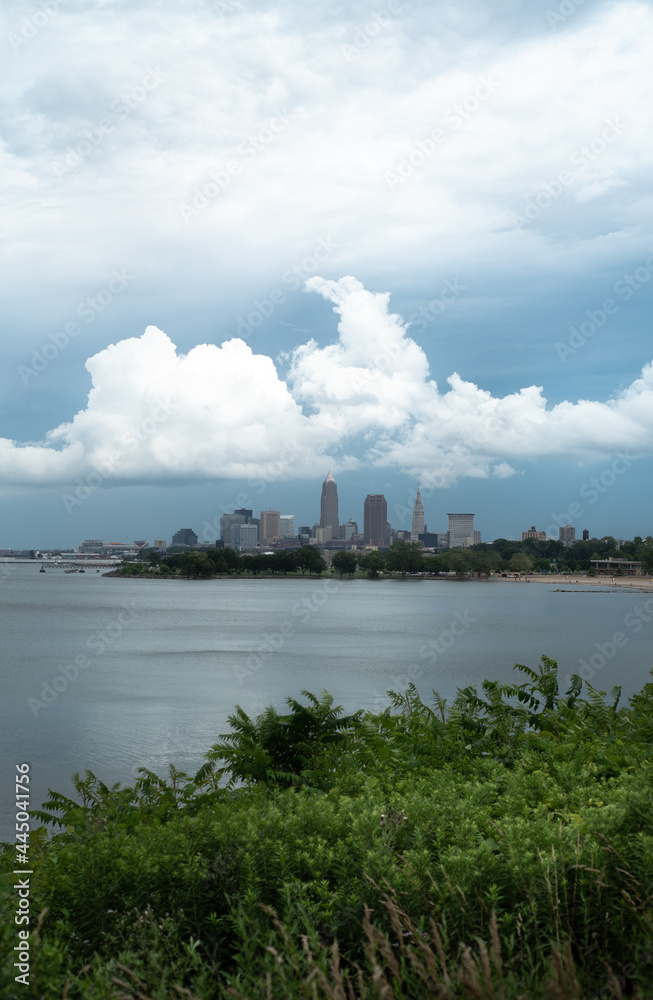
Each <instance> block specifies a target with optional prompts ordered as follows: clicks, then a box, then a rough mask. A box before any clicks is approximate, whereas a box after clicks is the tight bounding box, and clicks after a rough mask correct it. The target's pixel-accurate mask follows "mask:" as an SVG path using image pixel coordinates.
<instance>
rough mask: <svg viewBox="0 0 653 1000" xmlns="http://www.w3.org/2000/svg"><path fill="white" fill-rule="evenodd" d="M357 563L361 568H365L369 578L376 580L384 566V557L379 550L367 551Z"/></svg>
mask: <svg viewBox="0 0 653 1000" xmlns="http://www.w3.org/2000/svg"><path fill="white" fill-rule="evenodd" d="M358 565H359V566H360V568H361V569H366V570H367V575H368V577H369V579H370V580H376V579H377V577H378V575H379V573H380V572H381V571H382V570H383V568H384V566H385V559H384V558H383V554H382V553H381V552H368V553H367V555H364V556H362V557H361V558H359V560H358Z"/></svg>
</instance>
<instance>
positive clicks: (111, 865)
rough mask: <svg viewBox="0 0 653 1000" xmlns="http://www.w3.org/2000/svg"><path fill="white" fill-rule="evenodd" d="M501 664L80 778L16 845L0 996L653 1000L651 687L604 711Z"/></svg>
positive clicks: (549, 667) (8, 861)
mask: <svg viewBox="0 0 653 1000" xmlns="http://www.w3.org/2000/svg"><path fill="white" fill-rule="evenodd" d="M519 669H520V671H521V672H522V675H523V676H525V678H526V680H524V681H522V682H520V683H515V684H510V685H499V684H496V683H495V682H490V681H487V682H485V684H483V686H482V688H481V691H480V692H478V691H476V690H475V689H474V688H466V689H464V690H462V691H460V692H459V694H458V697H457V698H456V700H455V702H454V703H453V705H452V706H451V708H447V706H446V704H445V703H444V702H443V701H442V700H441V699H439V698H438V696H437V695H434V698H433V701H432V704H430V705H428V704H426V703H425V702H424V701H422V699H421V698H420V696H419V694H418V692H417V691H416V689H415V688H414V687H410V688H409V689H408V690H407V691H406V692H405V693H403V694H398V693H395V694H393V695H392V699H391V707H390V708H388V709H387V710H386V711H384V712H381V713H378V714H372V713H363V712H357V713H355V714H353V715H350V716H347V717H345V716H343V713H342V710H341V709H340V708H338V707H337V706H334V704H333V701H332V699H331V698H330V696H328V695H327V694H324V695H323V696H322V697H321V698H317V697H315V696H313V695H310V694H308V693H307V692H305V695H306V701H307V703H306V704H302V703H300V702H298V701H295V700H293V699H289V700H288V708H289V711H288V712H287V713H286V714H284V715H282V714H280V713H278V712H277V711H275V710H274V709H272V708H268V709H267V710H266V711H265V712H264V713H263V714H262V715H261V716H259V717H258V718H257V719H250V718H249V717H248V716H247V715H246V713H244V712H243V711H242V710H241V709H238V710H237V712H236V713H235V714H234V715H233V716H232V717H231V718H230V723H231V732H230V733H228V734H225V735H224V736H223V737H222V738H221V740H220V742H218V743H216V745H215V746H214V747H213V748H212V749H211V750H210V751H209V753H208V754H207V761H206V764H205V765H204V767H203V768H201V769H200V771H199V772H198V774H197V775H195V776H194V777H192V778H191V777H189V776H188V775H186V774H184V773H183V772H179V771H176V770H175V769H174V768H173V769H171V772H170V776H169V779H168V780H164V779H162V778H159V777H157V776H156V775H155V774H153V773H152V772H150V771H146V770H144V769H143V770H141V772H140V777H139V779H138V781H137V782H136V783H135V785H134V786H133V787H132V788H120V787H118V786H114V787H113V788H108V787H107V786H106V785H104V784H103V783H102V782H101V781H100V780H99V779H98V778H97V777H96V776H95V775H93V774H91V773H90V772H86V775H85V776H84V777H83V778H81V777H80V776H78V775H77V776H75V785H76V790H77V793H78V795H79V798H80V800H81V801H80V802H79V803H78V802H74V801H72V800H70V799H66V798H65V797H63V796H60V795H56V794H52V795H51V797H50V800H49V802H48V803H46V805H45V806H44V809H43V810H42V811H41V812H40V814H39V818H40V819H41V820H43V821H44V822H48V823H50V824H52V825H53V826H55V828H56V829H57V830H58V831H59V832H57V833H56V835H55V836H53V837H52V839H51V840H50V841H49V842H47V843H46V842H45V841H44V839H43V837H42V836H41V837H36V838H35V837H34V834H33V835H32V848H33V850H32V861H33V865H34V876H33V878H32V893H33V895H32V901H31V902H32V909H33V912H37V913H38V912H41V913H42V920H41V926H40V927H39V928H38V930H36V931H35V932H34V933H33V935H32V941H31V950H32V955H33V963H32V981H31V985H30V987H29V988H27V989H26V988H25V987H24V986H22V985H20V984H15V983H14V982H13V976H12V975H11V973H10V972H9V971H6V972H4V973H0V993H1V994H2V995H3V996H7V997H9V998H11V1000H13V998H14V997H15V998H17V997H26V996H27V997H34V998H37V997H38V998H41V997H45V998H47V1000H49V998H50V997H59V996H63V995H66V996H68V997H69V998H70V1000H73V998H78V997H79V998H82V997H83V998H87V997H89V998H98V1000H105V998H107V1000H108V998H110V997H112V998H134V1000H135V998H137V997H138V998H140V1000H143V998H145V1000H159V998H160V1000H163V998H166V1000H170V998H172V1000H181V998H184V997H186V998H188V997H190V998H193V997H195V998H198V1000H205V998H206V1000H210V998H220V1000H222V998H227V997H241V998H242V997H245V998H248V1000H258V998H259V997H261V998H262V997H268V996H269V997H271V998H276V997H287V998H295V997H298V998H299V997H306V998H309V997H310V998H313V997H317V998H320V997H323V998H331V1000H349V998H350V997H361V998H366V1000H372V998H374V1000H376V998H379V1000H381V998H387V997H397V998H399V997H402V998H416V1000H417V998H420V1000H421V998H428V997H434V998H435V997H439V998H446V1000H454V998H470V1000H481V998H485V1000H491V998H496V1000H518V998H550V1000H562V998H569V1000H571V998H580V997H583V998H584V997H596V998H599V997H600V998H601V1000H603V998H608V997H611V996H614V997H620V996H624V997H625V996H635V997H636V996H640V997H646V996H650V995H651V990H653V948H652V947H651V942H652V941H653V916H652V914H653V905H652V904H653V809H652V802H651V788H652V787H653V781H652V779H653V758H652V754H651V736H652V735H653V685H652V684H648V685H646V687H645V688H644V690H643V691H642V692H641V693H640V694H638V695H636V696H635V697H634V698H632V699H631V701H630V703H629V704H628V705H627V706H624V707H621V708H620V707H619V692H618V691H614V692H613V694H612V696H611V699H610V700H609V701H607V700H606V699H605V697H604V696H603V695H602V694H600V693H599V692H597V691H595V690H593V689H591V688H590V689H588V691H587V694H586V696H585V697H581V681H580V679H579V678H572V681H571V685H570V688H569V690H568V691H566V692H564V693H560V692H559V690H558V678H557V667H556V664H555V663H554V662H553V661H551V660H548V659H547V658H543V663H542V666H541V667H540V669H539V670H538V671H532V670H529V669H527V668H525V667H520V668H519ZM225 781H228V784H227V786H226V787H225V786H224V785H223V783H224V782H225ZM238 783H240V784H238ZM12 867H13V865H12V853H10V852H7V853H6V857H5V858H4V860H3V869H2V871H3V879H4V882H5V886H6V887H7V889H8V892H7V896H8V897H10V896H11V893H10V891H9V887H10V884H11V874H10V873H11V869H12ZM6 913H7V917H8V919H7V921H6V922H5V924H4V925H3V926H4V928H5V929H4V930H3V931H0V945H1V947H2V949H3V950H5V949H6V954H7V955H11V954H12V951H11V949H12V947H13V944H14V943H15V940H14V939H15V934H14V928H13V926H12V924H11V920H12V915H11V912H10V904H9V903H7V909H6ZM12 961H13V959H10V960H9V961H7V962H6V963H5V964H4V966H3V968H5V969H6V970H9V969H10V968H11V962H12ZM3 975H4V980H3V979H2V976H3Z"/></svg>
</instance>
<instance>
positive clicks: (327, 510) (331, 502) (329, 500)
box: [320, 471, 340, 538]
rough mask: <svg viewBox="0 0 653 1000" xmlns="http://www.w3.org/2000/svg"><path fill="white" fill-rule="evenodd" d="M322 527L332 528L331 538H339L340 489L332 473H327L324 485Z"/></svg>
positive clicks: (321, 510) (321, 505) (321, 506)
mask: <svg viewBox="0 0 653 1000" xmlns="http://www.w3.org/2000/svg"><path fill="white" fill-rule="evenodd" d="M320 527H321V528H329V527H330V528H331V529H332V534H331V537H332V538H337V537H338V528H339V527H340V521H339V520H338V487H337V485H336V481H335V479H334V478H333V476H332V475H331V472H330V471H329V472H327V477H326V479H325V480H324V482H323V483H322V499H321V501H320Z"/></svg>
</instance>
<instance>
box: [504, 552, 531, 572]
mask: <svg viewBox="0 0 653 1000" xmlns="http://www.w3.org/2000/svg"><path fill="white" fill-rule="evenodd" d="M508 566H509V567H510V570H511V572H513V573H520V574H521V573H528V571H529V569H530V568H531V566H532V563H531V560H530V559H529V558H528V556H525V555H524V553H523V552H515V554H514V556H512V558H511V560H510V562H509V563H508Z"/></svg>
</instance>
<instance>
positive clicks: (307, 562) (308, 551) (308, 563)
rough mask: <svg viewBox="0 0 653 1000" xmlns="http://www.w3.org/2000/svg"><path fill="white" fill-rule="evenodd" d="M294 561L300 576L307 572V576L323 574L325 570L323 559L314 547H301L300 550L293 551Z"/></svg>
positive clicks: (325, 565)
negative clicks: (300, 573)
mask: <svg viewBox="0 0 653 1000" xmlns="http://www.w3.org/2000/svg"><path fill="white" fill-rule="evenodd" d="M295 560H296V564H297V567H298V568H299V569H300V570H301V571H302V576H303V575H304V573H305V572H306V570H308V575H309V576H311V574H312V573H317V575H318V576H319V575H320V573H323V572H324V570H325V569H326V568H327V564H326V563H325V561H324V559H323V558H322V556H321V555H320V553H319V552H318V550H317V549H316V548H315V546H314V545H302V547H301V549H296V550H295Z"/></svg>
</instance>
